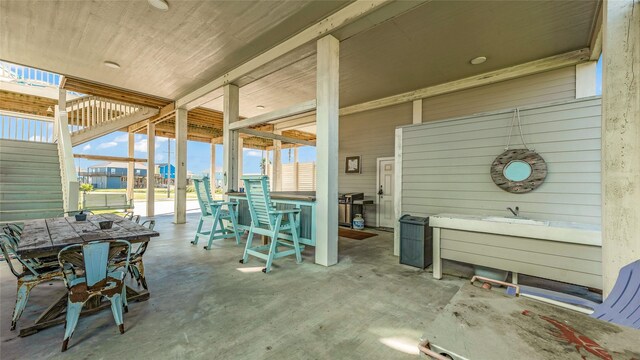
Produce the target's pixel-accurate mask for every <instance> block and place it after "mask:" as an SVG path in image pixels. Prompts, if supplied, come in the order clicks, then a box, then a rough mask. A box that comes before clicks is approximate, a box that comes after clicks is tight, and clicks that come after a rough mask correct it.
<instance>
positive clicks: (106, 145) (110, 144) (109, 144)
mask: <svg viewBox="0 0 640 360" xmlns="http://www.w3.org/2000/svg"><path fill="white" fill-rule="evenodd" d="M114 146H118V143H117V142H115V141H109V142H106V143H102V144H100V145H98V149H108V148H112V147H114Z"/></svg>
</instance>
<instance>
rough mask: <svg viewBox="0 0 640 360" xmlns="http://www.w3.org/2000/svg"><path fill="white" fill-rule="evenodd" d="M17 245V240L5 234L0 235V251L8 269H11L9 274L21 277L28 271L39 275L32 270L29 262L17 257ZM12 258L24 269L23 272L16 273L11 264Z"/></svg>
mask: <svg viewBox="0 0 640 360" xmlns="http://www.w3.org/2000/svg"><path fill="white" fill-rule="evenodd" d="M18 243H19V242H18V239H16V238H14V237H12V236H10V235H7V234H0V249H1V250H2V255H3V256H4V260H5V261H6V262H7V264H8V265H9V269H11V272H12V273H13V275H15V276H16V277H21V276H23V275H24V274H25V273H26V271H29V272H30V273H32V274H33V275H35V276H38V275H39V273H38V272H37V271H36V270H35V269H34V268H33V266H31V264H29V262H27V261H25V260H24V259H22V257H20V255H18ZM12 257H13V258H15V259H16V260H18V262H19V263H20V264H21V265H22V266H23V267H24V269H25V270H24V271H22V272H18V270H17V269H16V268H15V267H14V266H13V262H12V261H11V258H12Z"/></svg>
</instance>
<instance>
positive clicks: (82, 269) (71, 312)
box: [58, 240, 131, 351]
mask: <svg viewBox="0 0 640 360" xmlns="http://www.w3.org/2000/svg"><path fill="white" fill-rule="evenodd" d="M130 251H131V244H130V243H129V242H128V241H125V240H113V241H93V242H90V243H86V244H74V245H69V246H67V247H65V248H64V249H62V250H60V252H59V253H58V261H59V262H60V267H61V268H66V267H70V268H71V269H72V270H73V271H66V272H64V282H65V284H66V285H67V289H68V291H69V296H68V300H67V318H66V327H65V333H64V340H63V342H62V351H66V350H67V346H68V345H69V339H70V338H71V336H72V335H73V332H74V330H75V328H76V325H77V324H78V318H79V317H80V312H81V311H82V307H83V305H84V304H85V303H86V302H87V301H88V300H89V299H91V298H92V297H95V296H100V297H102V296H104V297H106V298H107V299H109V301H110V302H111V311H112V313H113V317H114V319H115V321H116V324H117V325H118V328H119V330H120V333H121V334H123V333H124V319H123V314H122V312H123V305H124V307H126V291H127V290H126V289H127V288H126V286H125V284H124V278H125V275H126V270H124V269H123V270H110V266H109V264H110V263H112V261H113V259H114V258H115V257H117V256H118V255H119V254H120V253H123V252H124V253H126V254H127V256H126V260H125V264H124V266H125V267H124V268H125V269H126V268H128V266H129V252H130Z"/></svg>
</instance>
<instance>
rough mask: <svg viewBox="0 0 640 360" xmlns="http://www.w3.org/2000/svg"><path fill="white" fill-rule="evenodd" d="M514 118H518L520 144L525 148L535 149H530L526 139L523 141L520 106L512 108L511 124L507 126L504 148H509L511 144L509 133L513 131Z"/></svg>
mask: <svg viewBox="0 0 640 360" xmlns="http://www.w3.org/2000/svg"><path fill="white" fill-rule="evenodd" d="M516 119H517V120H518V131H520V140H522V145H524V147H525V148H526V149H527V150H530V151H535V149H530V148H529V146H528V145H527V143H526V141H524V135H522V121H521V120H520V108H515V110H513V117H512V118H511V126H510V127H509V138H508V139H507V147H505V148H504V149H505V150H509V146H511V133H513V124H514V122H515V121H516Z"/></svg>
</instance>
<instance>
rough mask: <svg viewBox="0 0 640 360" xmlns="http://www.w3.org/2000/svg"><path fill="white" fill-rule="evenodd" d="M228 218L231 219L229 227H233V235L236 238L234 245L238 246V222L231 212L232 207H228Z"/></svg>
mask: <svg viewBox="0 0 640 360" xmlns="http://www.w3.org/2000/svg"><path fill="white" fill-rule="evenodd" d="M229 217H230V218H231V225H233V235H235V237H236V245H240V235H239V234H238V232H239V229H238V220H237V218H236V214H235V213H234V212H233V206H230V205H229Z"/></svg>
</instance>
